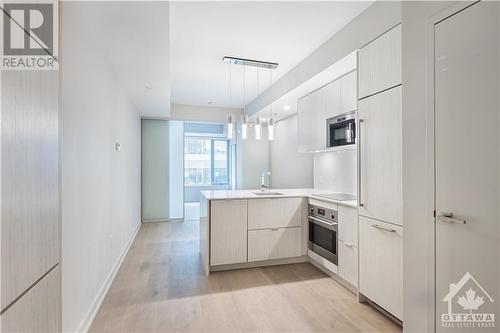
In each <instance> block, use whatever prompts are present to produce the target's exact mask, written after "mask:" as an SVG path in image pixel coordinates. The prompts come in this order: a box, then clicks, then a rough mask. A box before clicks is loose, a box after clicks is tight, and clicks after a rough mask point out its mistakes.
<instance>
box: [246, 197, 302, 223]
mask: <svg viewBox="0 0 500 333" xmlns="http://www.w3.org/2000/svg"><path fill="white" fill-rule="evenodd" d="M302 200H303V199H302V198H283V199H277V198H276V199H274V198H273V199H253V200H248V230H255V229H270V228H284V227H298V226H301V225H302V215H303V210H302Z"/></svg>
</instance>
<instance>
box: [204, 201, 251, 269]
mask: <svg viewBox="0 0 500 333" xmlns="http://www.w3.org/2000/svg"><path fill="white" fill-rule="evenodd" d="M247 230H248V227H247V200H212V201H211V202H210V265H211V266H215V265H227V264H236V263H243V262H246V261H247Z"/></svg>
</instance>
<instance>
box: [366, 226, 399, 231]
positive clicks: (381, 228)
mask: <svg viewBox="0 0 500 333" xmlns="http://www.w3.org/2000/svg"><path fill="white" fill-rule="evenodd" d="M372 227H374V228H377V229H379V230H383V231H387V232H396V230H394V229H389V228H386V227H382V226H380V225H378V224H372Z"/></svg>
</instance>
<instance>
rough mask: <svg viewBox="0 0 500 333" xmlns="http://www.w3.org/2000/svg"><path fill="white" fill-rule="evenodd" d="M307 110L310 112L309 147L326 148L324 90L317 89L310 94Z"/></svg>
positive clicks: (315, 148)
mask: <svg viewBox="0 0 500 333" xmlns="http://www.w3.org/2000/svg"><path fill="white" fill-rule="evenodd" d="M309 103H310V105H309V112H310V113H311V128H310V131H311V149H312V150H313V151H317V150H324V149H325V148H326V99H325V90H324V89H319V90H316V91H314V92H313V93H311V94H310V99H309Z"/></svg>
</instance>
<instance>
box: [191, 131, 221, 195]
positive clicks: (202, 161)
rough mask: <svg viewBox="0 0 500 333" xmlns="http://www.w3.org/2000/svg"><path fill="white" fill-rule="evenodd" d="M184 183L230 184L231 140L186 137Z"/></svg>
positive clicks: (197, 184)
mask: <svg viewBox="0 0 500 333" xmlns="http://www.w3.org/2000/svg"><path fill="white" fill-rule="evenodd" d="M184 184H185V185H188V186H189V185H195V186H209V185H228V184H229V141H228V140H221V139H210V138H196V137H186V138H185V139H184Z"/></svg>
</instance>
